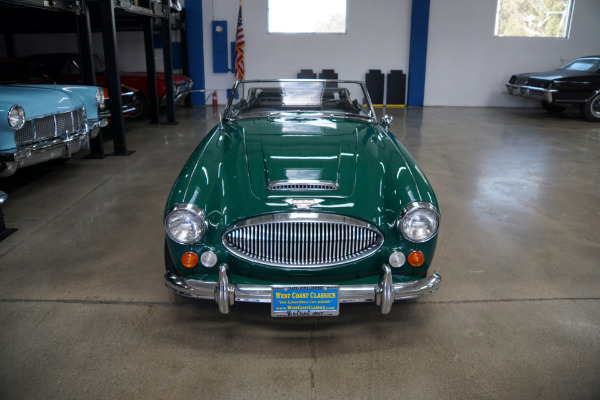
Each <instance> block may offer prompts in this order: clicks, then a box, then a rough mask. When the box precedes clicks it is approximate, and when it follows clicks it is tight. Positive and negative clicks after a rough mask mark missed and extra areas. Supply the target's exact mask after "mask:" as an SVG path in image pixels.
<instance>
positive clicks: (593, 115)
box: [583, 93, 600, 122]
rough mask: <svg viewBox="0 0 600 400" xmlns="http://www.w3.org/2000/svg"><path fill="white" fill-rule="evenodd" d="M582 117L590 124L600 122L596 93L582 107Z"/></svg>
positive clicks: (599, 96)
mask: <svg viewBox="0 0 600 400" xmlns="http://www.w3.org/2000/svg"><path fill="white" fill-rule="evenodd" d="M583 116H584V117H585V119H587V120H588V121H591V122H600V93H596V94H595V95H594V96H593V97H592V98H591V99H589V100H588V101H587V103H585V105H584V106H583Z"/></svg>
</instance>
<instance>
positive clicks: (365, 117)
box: [223, 79, 377, 124]
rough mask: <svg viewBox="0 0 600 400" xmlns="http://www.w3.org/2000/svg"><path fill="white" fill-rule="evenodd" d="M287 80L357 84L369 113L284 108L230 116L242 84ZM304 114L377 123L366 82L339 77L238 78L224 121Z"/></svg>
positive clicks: (283, 81) (282, 81)
mask: <svg viewBox="0 0 600 400" xmlns="http://www.w3.org/2000/svg"><path fill="white" fill-rule="evenodd" d="M286 82H290V83H294V82H297V83H299V82H308V83H310V82H312V83H315V82H317V83H323V84H327V83H341V84H344V83H350V84H357V85H359V86H360V88H361V89H362V92H363V95H364V97H365V100H366V101H367V110H368V115H360V114H350V113H332V112H326V111H321V110H307V111H301V112H294V111H283V110H282V111H276V112H273V111H271V112H270V113H268V114H265V115H248V116H235V117H231V116H230V113H231V109H232V107H233V106H234V100H235V94H236V93H237V91H238V88H239V86H240V85H244V84H253V83H286ZM302 115H310V116H311V117H319V118H348V119H359V120H366V121H368V122H372V123H375V124H376V123H377V117H376V114H375V109H374V108H373V103H372V102H371V97H370V96H369V91H368V90H367V87H366V86H365V83H364V82H361V81H352V80H338V79H253V80H243V81H240V80H236V81H235V83H234V84H233V88H232V89H231V93H230V95H229V99H228V100H227V105H226V106H225V111H224V113H223V121H224V122H227V121H235V120H239V119H245V118H268V117H271V118H272V117H274V116H282V117H286V118H289V117H298V116H302Z"/></svg>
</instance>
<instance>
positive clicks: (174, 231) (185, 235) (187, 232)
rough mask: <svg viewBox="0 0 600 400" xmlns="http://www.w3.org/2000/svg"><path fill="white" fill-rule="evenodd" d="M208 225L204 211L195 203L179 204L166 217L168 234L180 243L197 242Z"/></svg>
mask: <svg viewBox="0 0 600 400" xmlns="http://www.w3.org/2000/svg"><path fill="white" fill-rule="evenodd" d="M207 227H208V225H207V223H206V218H205V216H204V212H202V210H200V209H199V208H198V207H196V206H195V205H193V204H177V205H176V206H175V207H173V208H172V209H171V210H170V211H169V213H168V214H167V216H166V217H165V230H166V231H167V235H169V237H170V238H171V239H172V240H173V241H175V242H177V243H179V244H192V243H196V242H197V241H199V240H200V239H202V236H204V233H206V229H207Z"/></svg>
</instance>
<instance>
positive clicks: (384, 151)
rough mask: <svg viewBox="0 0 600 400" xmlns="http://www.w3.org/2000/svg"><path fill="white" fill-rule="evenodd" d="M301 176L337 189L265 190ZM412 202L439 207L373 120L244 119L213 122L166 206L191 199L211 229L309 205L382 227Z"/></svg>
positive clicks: (410, 161) (410, 163)
mask: <svg viewBox="0 0 600 400" xmlns="http://www.w3.org/2000/svg"><path fill="white" fill-rule="evenodd" d="M300 177H301V178H311V179H312V178H317V177H318V178H319V180H327V181H332V182H335V183H337V184H338V185H339V189H338V190H331V191H325V190H313V191H296V190H280V191H277V190H269V189H268V188H267V184H268V182H272V181H277V180H293V179H295V178H300ZM290 178H291V179H290ZM415 201H426V202H429V203H431V204H433V205H434V206H435V207H436V208H437V207H438V204H437V199H436V198H435V194H434V193H433V190H432V189H431V186H430V185H429V182H428V181H427V179H426V178H425V176H424V175H423V173H422V171H421V170H420V169H419V167H418V165H417V164H416V162H415V160H414V159H413V158H412V157H411V156H410V154H409V153H408V152H407V151H406V149H405V148H404V147H403V146H402V145H400V144H399V143H398V142H397V141H396V140H395V139H394V138H393V137H392V136H391V135H388V134H386V133H385V132H383V130H382V129H381V127H379V126H377V125H373V124H371V123H366V122H360V121H350V120H343V119H340V120H337V121H335V120H331V119H329V118H325V119H319V120H312V121H311V120H303V121H290V120H289V119H288V120H286V121H284V122H278V121H277V120H273V119H269V120H267V119H245V120H237V121H233V122H226V123H224V126H223V128H222V129H219V128H218V127H215V128H214V129H213V130H212V131H211V133H209V135H208V136H207V137H206V138H205V140H203V142H202V143H201V144H200V145H199V146H198V147H197V148H196V150H195V151H194V153H193V154H192V155H191V157H190V158H189V160H188V162H187V163H186V166H185V167H184V168H183V170H182V171H181V173H180V175H179V177H178V178H177V180H176V182H175V184H174V186H173V190H172V191H171V195H170V198H169V201H168V203H167V204H171V205H172V204H178V203H192V204H196V205H197V206H198V207H199V208H200V209H202V210H203V211H204V212H205V213H206V215H207V218H208V221H209V223H210V225H211V226H214V227H215V228H216V227H219V226H220V227H225V226H228V225H229V224H230V223H232V222H234V221H239V220H243V219H245V218H249V217H252V216H256V215H261V214H266V213H273V212H290V211H306V212H308V211H309V209H310V212H330V213H339V214H343V215H347V216H352V217H356V218H359V219H363V220H367V221H372V222H373V223H375V224H377V226H380V227H381V226H394V224H395V221H396V220H397V218H398V216H399V213H400V211H401V210H402V208H403V207H404V206H406V205H408V204H410V203H412V202H415ZM165 211H168V210H165Z"/></svg>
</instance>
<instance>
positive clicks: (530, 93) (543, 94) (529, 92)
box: [506, 83, 558, 103]
mask: <svg viewBox="0 0 600 400" xmlns="http://www.w3.org/2000/svg"><path fill="white" fill-rule="evenodd" d="M506 90H508V93H509V94H512V95H515V96H525V97H533V98H536V99H542V100H546V101H547V102H548V103H552V99H553V95H554V93H556V92H558V90H556V89H544V88H541V87H535V86H527V85H515V84H514V83H507V84H506Z"/></svg>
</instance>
